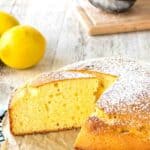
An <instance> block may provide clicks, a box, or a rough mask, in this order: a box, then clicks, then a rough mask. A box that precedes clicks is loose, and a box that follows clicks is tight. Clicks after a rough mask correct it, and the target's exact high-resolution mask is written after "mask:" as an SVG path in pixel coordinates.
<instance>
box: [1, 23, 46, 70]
mask: <svg viewBox="0 0 150 150" xmlns="http://www.w3.org/2000/svg"><path fill="white" fill-rule="evenodd" d="M45 47H46V42H45V39H44V37H43V36H42V34H41V33H40V32H39V31H37V30H36V29H35V28H33V27H30V26H25V25H20V26H15V27H13V28H11V29H9V30H8V31H7V32H5V33H4V34H3V35H2V37H1V38H0V58H1V60H2V61H3V62H4V63H5V64H6V65H8V66H9V67H12V68H16V69H25V68H28V67H31V66H34V65H35V64H37V63H38V62H39V61H40V60H41V58H42V57H43V55H44V52H45Z"/></svg>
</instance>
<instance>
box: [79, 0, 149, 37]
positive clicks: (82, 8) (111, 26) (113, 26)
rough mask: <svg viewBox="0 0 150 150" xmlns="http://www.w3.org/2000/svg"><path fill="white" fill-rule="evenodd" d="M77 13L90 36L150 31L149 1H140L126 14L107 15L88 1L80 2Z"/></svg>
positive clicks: (82, 0) (81, 0)
mask: <svg viewBox="0 0 150 150" xmlns="http://www.w3.org/2000/svg"><path fill="white" fill-rule="evenodd" d="M77 12H78V17H79V20H80V21H81V23H82V24H83V27H85V29H86V31H87V32H88V33H89V34H90V35H102V34H113V33H125V32H133V31H141V30H150V1H147V0H138V1H137V3H136V4H135V6H134V7H133V8H132V9H130V10H129V11H127V12H125V13H107V12H105V11H103V10H101V9H98V8H96V7H94V6H93V5H91V3H90V2H89V1H88V0H80V2H78V7H77Z"/></svg>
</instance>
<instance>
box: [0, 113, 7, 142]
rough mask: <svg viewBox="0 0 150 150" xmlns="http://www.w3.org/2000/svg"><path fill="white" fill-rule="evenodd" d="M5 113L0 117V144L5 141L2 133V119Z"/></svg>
mask: <svg viewBox="0 0 150 150" xmlns="http://www.w3.org/2000/svg"><path fill="white" fill-rule="evenodd" d="M5 113H6V112H5ZM5 113H4V114H3V115H2V116H0V143H1V142H3V141H4V140H5V138H4V136H3V133H2V119H3V117H4V116H5Z"/></svg>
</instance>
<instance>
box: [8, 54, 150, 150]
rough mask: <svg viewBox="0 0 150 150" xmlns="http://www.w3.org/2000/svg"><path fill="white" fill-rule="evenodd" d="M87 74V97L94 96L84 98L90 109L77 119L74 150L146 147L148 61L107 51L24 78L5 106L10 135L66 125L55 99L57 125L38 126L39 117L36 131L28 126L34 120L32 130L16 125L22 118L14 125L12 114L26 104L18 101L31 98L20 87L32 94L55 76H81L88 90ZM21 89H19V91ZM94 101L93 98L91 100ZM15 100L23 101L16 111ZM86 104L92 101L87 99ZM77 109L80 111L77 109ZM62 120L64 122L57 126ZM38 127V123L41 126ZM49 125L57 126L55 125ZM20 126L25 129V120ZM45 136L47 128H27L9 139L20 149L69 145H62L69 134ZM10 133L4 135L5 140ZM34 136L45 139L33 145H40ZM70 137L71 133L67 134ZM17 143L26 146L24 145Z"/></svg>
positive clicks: (136, 149)
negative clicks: (104, 55) (109, 54)
mask: <svg viewBox="0 0 150 150" xmlns="http://www.w3.org/2000/svg"><path fill="white" fill-rule="evenodd" d="M68 70H70V71H68ZM59 72H63V77H60V74H62V73H60V74H59ZM52 74H53V75H52ZM68 74H71V75H68ZM64 76H65V77H64ZM85 76H86V77H85ZM59 77H60V78H59ZM62 79H63V80H62ZM64 79H65V80H64ZM89 79H90V81H91V83H92V84H91V83H90V84H91V86H93V87H95V88H94V89H95V91H96V94H95V91H94V90H93V88H92V90H91V89H90V90H89V91H92V92H91V94H92V95H93V96H91V97H93V99H92V100H91V98H90V100H89V99H88V101H90V102H92V105H93V108H92V109H91V112H89V113H87V116H86V115H85V116H86V117H85V118H83V121H81V122H82V123H81V124H78V125H79V126H82V127H81V131H80V132H79V134H78V136H77V138H76V141H75V143H74V149H77V150H108V149H109V150H141V149H142V150H149V149H150V138H149V137H150V66H148V67H147V65H144V64H142V63H139V62H136V61H135V60H132V59H123V58H113V57H111V58H101V59H94V60H87V61H82V62H78V63H75V64H72V65H69V66H66V67H64V68H61V69H60V71H58V72H55V73H48V74H45V75H41V76H39V77H37V78H36V79H34V80H33V81H31V82H30V83H27V84H26V86H24V87H23V88H20V89H18V90H17V91H16V92H15V93H14V95H13V96H12V98H11V102H10V106H9V120H10V121H9V122H10V123H9V124H10V128H11V131H12V133H13V134H15V135H22V134H27V133H35V132H38V133H39V132H46V131H58V130H61V129H62V130H63V129H64V128H65V127H64V126H63V122H62V119H61V117H62V113H63V111H62V110H61V109H60V108H61V106H60V105H57V106H58V107H57V110H56V113H57V112H58V111H59V114H58V113H57V115H58V116H59V117H58V116H56V120H57V119H58V120H61V122H59V123H60V124H59V126H57V124H55V125H56V126H53V127H51V128H50V127H49V126H48V128H47V129H46V130H43V128H45V127H47V126H46V123H45V122H43V121H42V122H41V123H44V125H45V126H44V125H42V126H41V127H42V130H41V131H39V130H37V129H36V131H34V132H33V130H32V129H33V128H34V127H33V126H32V128H31V130H32V131H31V132H27V131H26V132H24V130H23V129H24V128H21V129H18V126H21V127H23V126H22V125H23V124H22V123H21V124H19V125H18V126H17V119H18V118H17V115H18V116H19V115H21V114H22V112H23V111H24V110H25V109H27V107H23V106H25V105H24V102H26V103H28V100H31V99H30V98H31V95H30V96H29V97H28V98H22V97H23V95H27V94H24V92H25V93H26V92H27V93H32V95H36V94H37V92H36V91H38V90H39V89H40V92H42V90H41V88H43V87H45V86H50V85H51V84H54V83H57V82H58V83H62V82H68V83H70V81H71V82H72V83H73V81H75V80H76V81H77V82H80V81H81V80H82V82H80V86H82V87H84V90H83V91H85V90H86V91H87V87H88V84H87V83H86V81H88V80H89ZM93 82H96V83H97V82H98V83H100V84H99V85H98V83H97V84H94V83H93ZM68 83H66V84H67V85H66V86H68ZM72 85H73V84H71V86H72ZM85 87H86V88H85ZM57 88H58V87H57ZM78 88H79V87H78ZM78 88H77V89H78ZM97 88H98V89H99V90H98V89H97ZM79 89H80V88H79ZM21 91H22V92H23V94H22V92H21ZM43 91H45V90H43ZM48 91H49V90H48ZM73 91H74V90H73ZM81 91H82V90H81ZM33 93H34V94H33ZM67 93H68V92H67ZM73 93H74V92H73ZM79 93H82V92H79ZM93 93H94V94H93ZM53 94H54V93H53ZM68 94H69V93H68ZM91 94H90V92H89V93H88V94H87V93H86V94H85V93H84V96H85V97H87V96H90V95H91ZM48 95H49V94H48ZM84 96H83V97H84ZM42 97H43V96H42ZM38 98H39V97H38ZM35 100H36V99H35ZM82 100H83V99H82ZM45 101H46V99H45V100H44V101H41V105H43V104H44V103H45ZM64 101H65V100H64ZM71 102H73V103H74V104H73V105H74V106H76V104H75V100H73V101H71ZM80 102H81V103H80V104H81V105H82V106H81V107H82V108H81V109H82V110H83V108H84V110H85V105H87V101H86V102H85V101H84V102H83V101H80ZM93 103H95V105H94V104H93ZM35 104H36V103H35ZM17 105H18V106H17ZM41 105H40V107H41ZM67 105H69V103H67ZM16 106H17V107H19V106H22V111H21V109H20V108H19V109H20V112H19V113H20V114H19V113H18V112H17V111H16V110H18V109H16V108H17V107H16ZM26 106H29V107H31V106H30V105H26ZM33 106H34V105H33ZM55 107H56V106H55ZM88 107H89V106H88ZM23 108H24V109H23ZM33 108H36V107H33ZM69 108H71V107H69ZM90 108H91V104H90ZM90 108H89V109H90ZM31 110H33V109H31ZM52 110H53V109H52ZM69 110H70V111H74V109H72V110H71V109H69ZM77 110H78V111H79V109H77ZM25 111H26V110H25ZM67 111H68V109H67ZM13 112H15V114H13ZM27 112H28V111H27ZM79 112H80V111H79ZM32 114H33V116H35V117H37V118H38V119H39V118H40V117H42V113H38V114H35V113H32ZM32 114H31V116H32ZM71 114H72V113H71ZM29 115H30V114H29ZM67 115H68V113H67ZM80 115H81V114H80ZM88 115H89V116H88ZM75 116H76V115H74V117H75ZM20 117H21V116H20ZM20 117H19V118H20ZM50 117H51V116H50ZM66 117H67V116H63V118H66ZM80 117H81V116H80ZM28 118H29V117H26V119H28ZM38 119H37V120H38ZM40 119H41V118H40ZM46 120H48V119H46ZM68 120H69V121H68ZM68 120H67V121H66V122H67V123H70V122H71V121H72V120H74V119H72V118H71V119H70V118H68ZM79 120H80V119H79V118H78V121H77V122H79ZM84 120H85V121H84ZM26 121H29V120H26ZM26 121H24V120H23V123H25V122H26ZM56 122H57V121H56ZM75 123H76V122H75ZM31 124H32V122H31ZM49 124H50V123H49ZM28 125H29V126H30V123H29V122H28ZM65 125H66V124H65ZM67 125H68V124H67ZM69 125H70V124H69ZM50 126H51V125H50ZM62 126H63V128H61V127H62ZM41 127H39V128H40V129H41ZM54 127H56V128H55V129H54ZM72 127H75V125H74V124H73V123H72V122H71V125H70V126H67V128H66V129H69V128H72ZM76 127H77V126H76ZM25 129H27V127H26V126H25ZM52 129H54V130H52ZM58 135H59V133H58ZM6 136H7V135H6ZM47 136H48V137H50V136H51V133H49V135H47V134H41V135H35V134H32V135H31V136H30V135H26V137H25V139H24V136H19V138H18V136H17V137H16V136H14V135H13V136H11V138H12V137H13V138H14V139H13V140H14V141H15V142H16V143H18V144H17V145H18V147H19V148H21V149H29V150H30V149H31V147H32V148H33V147H35V148H37V149H39V150H40V149H53V150H55V149H58V146H59V149H61V148H62V149H67V150H70V149H71V148H70V147H67V143H68V140H66V141H65V140H63V139H64V137H65V136H61V137H59V138H56V137H55V138H50V139H49V140H47ZM7 137H8V136H7ZM7 137H6V138H7ZM11 138H10V137H9V140H10V141H11ZM39 139H45V140H44V141H43V142H41V143H40V146H41V147H40V148H39V146H37V145H39ZM70 139H72V137H71V136H70ZM62 141H63V142H62ZM42 143H43V144H42ZM49 143H51V144H49ZM62 143H63V144H62ZM10 145H11V144H10ZM22 145H25V146H24V147H23V146H22ZM63 146H65V148H64V147H63ZM60 147H61V148H60Z"/></svg>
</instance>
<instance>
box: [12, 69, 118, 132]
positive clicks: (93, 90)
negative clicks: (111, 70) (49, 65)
mask: <svg viewBox="0 0 150 150" xmlns="http://www.w3.org/2000/svg"><path fill="white" fill-rule="evenodd" d="M115 80H116V77H115V76H111V75H107V74H106V75H104V74H101V73H97V72H92V71H84V70H82V71H58V72H52V73H47V74H43V75H40V76H38V77H37V78H35V79H34V80H32V81H31V82H29V83H27V84H26V85H25V86H24V87H22V88H19V89H17V90H16V91H15V93H14V94H13V96H12V99H11V102H10V106H9V119H10V128H11V132H12V133H13V134H14V135H24V134H33V133H43V132H49V131H58V130H64V129H71V128H78V127H81V125H82V123H83V122H84V121H85V119H86V118H87V116H89V115H90V113H91V112H93V111H94V109H95V102H96V101H97V99H98V98H99V97H100V95H101V94H102V92H103V91H104V90H105V89H107V88H108V87H109V86H110V85H111V84H112V83H113V82H114V81H115Z"/></svg>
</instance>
